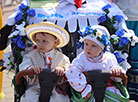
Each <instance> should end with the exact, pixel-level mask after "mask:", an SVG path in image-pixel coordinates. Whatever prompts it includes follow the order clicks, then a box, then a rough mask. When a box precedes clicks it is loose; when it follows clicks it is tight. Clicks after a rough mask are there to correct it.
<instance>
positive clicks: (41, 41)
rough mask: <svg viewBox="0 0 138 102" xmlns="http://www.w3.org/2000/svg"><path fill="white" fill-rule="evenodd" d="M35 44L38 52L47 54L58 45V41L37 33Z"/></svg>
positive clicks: (51, 36)
mask: <svg viewBox="0 0 138 102" xmlns="http://www.w3.org/2000/svg"><path fill="white" fill-rule="evenodd" d="M35 42H36V46H37V48H38V50H39V51H40V52H44V53H45V52H48V51H50V50H52V49H53V48H54V47H55V46H56V45H57V43H58V40H57V39H56V37H54V36H53V35H50V34H47V33H37V34H36V37H35Z"/></svg>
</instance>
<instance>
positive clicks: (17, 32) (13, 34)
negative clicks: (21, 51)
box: [8, 30, 19, 38]
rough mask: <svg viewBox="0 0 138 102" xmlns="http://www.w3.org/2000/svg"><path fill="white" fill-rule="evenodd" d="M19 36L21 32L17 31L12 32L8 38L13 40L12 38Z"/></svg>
mask: <svg viewBox="0 0 138 102" xmlns="http://www.w3.org/2000/svg"><path fill="white" fill-rule="evenodd" d="M17 35H19V31H18V30H15V31H14V32H12V33H11V34H10V35H9V36H8V38H12V37H14V36H17Z"/></svg>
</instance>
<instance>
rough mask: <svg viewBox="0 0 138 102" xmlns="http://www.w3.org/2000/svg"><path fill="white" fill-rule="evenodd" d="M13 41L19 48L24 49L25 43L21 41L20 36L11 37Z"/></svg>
mask: <svg viewBox="0 0 138 102" xmlns="http://www.w3.org/2000/svg"><path fill="white" fill-rule="evenodd" d="M13 41H14V43H16V44H17V46H18V47H19V48H21V49H25V48H26V44H25V43H23V42H22V37H21V36H18V37H16V38H13Z"/></svg>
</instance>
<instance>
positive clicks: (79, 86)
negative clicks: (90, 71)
mask: <svg viewBox="0 0 138 102" xmlns="http://www.w3.org/2000/svg"><path fill="white" fill-rule="evenodd" d="M82 72H83V65H82V61H81V60H80V59H78V58H76V59H75V60H74V61H73V63H72V65H70V67H69V68H68V69H67V71H66V77H67V81H68V82H69V83H70V85H71V87H72V88H73V89H75V90H76V91H78V92H81V96H82V97H85V96H86V95H87V94H88V93H89V92H91V89H92V88H91V85H89V84H87V80H86V77H85V75H84V74H83V73H82Z"/></svg>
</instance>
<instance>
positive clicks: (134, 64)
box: [117, 0, 138, 101]
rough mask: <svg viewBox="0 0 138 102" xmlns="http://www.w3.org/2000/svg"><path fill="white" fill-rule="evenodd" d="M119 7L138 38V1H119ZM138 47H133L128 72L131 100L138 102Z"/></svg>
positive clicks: (130, 52)
mask: <svg viewBox="0 0 138 102" xmlns="http://www.w3.org/2000/svg"><path fill="white" fill-rule="evenodd" d="M117 4H118V6H119V7H120V8H121V9H122V10H123V11H124V13H125V15H126V16H127V17H128V20H127V21H126V24H127V27H128V29H132V30H133V31H134V32H135V35H136V36H138V0H118V2H117ZM137 52H138V45H136V46H135V47H131V48H130V51H129V58H128V61H129V63H130V65H131V68H130V70H129V71H128V79H129V80H128V85H127V86H128V91H129V94H130V99H133V100H136V101H138V53H137Z"/></svg>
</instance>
